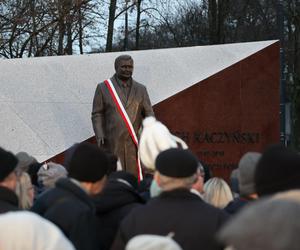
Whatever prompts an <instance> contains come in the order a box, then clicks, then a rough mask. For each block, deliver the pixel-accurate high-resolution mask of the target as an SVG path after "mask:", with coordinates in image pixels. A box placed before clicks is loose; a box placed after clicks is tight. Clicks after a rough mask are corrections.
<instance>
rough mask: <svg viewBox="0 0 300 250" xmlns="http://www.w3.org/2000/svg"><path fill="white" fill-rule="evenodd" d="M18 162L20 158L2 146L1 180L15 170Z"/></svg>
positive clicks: (0, 153)
mask: <svg viewBox="0 0 300 250" xmlns="http://www.w3.org/2000/svg"><path fill="white" fill-rule="evenodd" d="M17 164H18V159H17V157H15V155H14V154H13V153H11V152H9V151H6V150H5V149H3V148H0V182H1V181H3V180H4V179H5V178H6V177H7V176H8V175H9V174H10V173H12V172H13V171H14V170H15V168H16V167H17Z"/></svg>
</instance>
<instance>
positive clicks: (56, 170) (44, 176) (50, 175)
mask: <svg viewBox="0 0 300 250" xmlns="http://www.w3.org/2000/svg"><path fill="white" fill-rule="evenodd" d="M37 175H38V182H39V183H41V184H42V185H43V186H44V187H45V188H47V189H48V188H52V187H54V186H55V182H56V181H57V180H58V179H60V178H64V177H67V175H68V172H67V170H66V169H65V167H64V166H62V165H60V164H57V163H54V162H48V163H46V164H44V165H43V166H42V167H41V168H40V169H39V171H38V173H37Z"/></svg>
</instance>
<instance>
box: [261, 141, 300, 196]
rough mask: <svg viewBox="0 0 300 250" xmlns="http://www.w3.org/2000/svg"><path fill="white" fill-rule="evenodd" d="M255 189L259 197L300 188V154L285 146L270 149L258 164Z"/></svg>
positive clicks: (275, 146)
mask: <svg viewBox="0 0 300 250" xmlns="http://www.w3.org/2000/svg"><path fill="white" fill-rule="evenodd" d="M255 188H256V191H257V193H258V195H259V196H264V195H271V194H274V193H277V192H281V191H285V190H290V189H297V188H300V154H299V153H298V152H296V151H293V150H292V149H289V148H286V147H284V146H283V145H273V146H270V147H268V148H267V149H266V150H265V152H264V153H263V155H262V157H261V158H260V160H259V161H258V163H257V167H256V171H255Z"/></svg>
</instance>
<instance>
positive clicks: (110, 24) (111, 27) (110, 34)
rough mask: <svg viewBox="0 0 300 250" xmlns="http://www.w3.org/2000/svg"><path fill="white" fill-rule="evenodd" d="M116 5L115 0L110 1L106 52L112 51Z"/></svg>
mask: <svg viewBox="0 0 300 250" xmlns="http://www.w3.org/2000/svg"><path fill="white" fill-rule="evenodd" d="M116 5H117V0H110V5H109V19H108V28H107V37H106V51H107V52H109V51H112V43H113V35H114V22H115V13H116Z"/></svg>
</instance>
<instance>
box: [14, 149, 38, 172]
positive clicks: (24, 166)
mask: <svg viewBox="0 0 300 250" xmlns="http://www.w3.org/2000/svg"><path fill="white" fill-rule="evenodd" d="M16 157H17V158H18V160H19V162H18V166H17V168H19V169H21V170H22V171H28V169H29V166H30V165H31V164H33V163H37V160H36V159H35V158H34V157H33V156H31V155H29V154H28V153H26V152H19V153H17V154H16Z"/></svg>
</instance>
